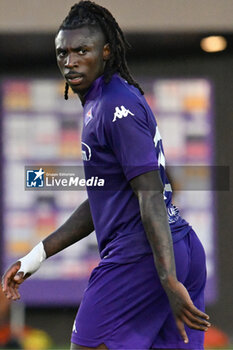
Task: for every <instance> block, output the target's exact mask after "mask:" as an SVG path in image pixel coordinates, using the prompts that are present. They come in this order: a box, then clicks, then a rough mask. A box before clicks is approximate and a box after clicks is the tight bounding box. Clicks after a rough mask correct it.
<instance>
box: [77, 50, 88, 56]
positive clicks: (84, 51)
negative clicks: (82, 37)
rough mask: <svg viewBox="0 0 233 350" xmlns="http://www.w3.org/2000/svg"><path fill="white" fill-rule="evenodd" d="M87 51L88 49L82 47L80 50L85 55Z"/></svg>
mask: <svg viewBox="0 0 233 350" xmlns="http://www.w3.org/2000/svg"><path fill="white" fill-rule="evenodd" d="M86 52H87V50H86V49H80V50H79V51H78V53H79V54H80V55H85V53H86Z"/></svg>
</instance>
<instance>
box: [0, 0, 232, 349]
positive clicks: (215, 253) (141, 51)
mask: <svg viewBox="0 0 233 350" xmlns="http://www.w3.org/2000/svg"><path fill="white" fill-rule="evenodd" d="M96 2H97V3H98V4H100V5H102V6H105V7H107V8H108V9H109V10H110V11H111V12H112V14H113V15H114V16H115V18H116V20H117V21H118V23H119V25H120V27H121V28H122V29H123V30H124V32H125V34H126V37H127V39H128V41H129V42H130V43H131V45H132V48H131V50H129V52H128V55H127V58H128V63H129V67H130V70H131V72H132V74H133V75H134V77H135V78H136V80H138V82H139V83H140V84H141V86H142V88H143V89H144V91H145V95H146V98H147V100H148V102H149V104H150V106H151V108H152V109H153V111H154V113H155V115H156V118H157V121H158V124H159V128H160V132H161V134H162V137H163V141H164V148H165V153H166V156H167V163H168V165H169V166H170V168H169V169H170V170H169V171H170V175H171V177H172V182H173V185H174V188H175V189H176V191H175V204H178V206H179V207H180V209H181V213H182V215H183V216H184V217H185V218H186V219H187V220H189V221H190V222H191V224H192V226H193V227H194V228H195V229H196V231H197V233H198V235H199V237H200V239H201V240H202V242H203V244H204V246H205V250H206V255H207V269H208V282H207V288H206V301H207V312H208V313H209V314H210V316H211V322H212V324H213V326H214V327H213V328H212V330H210V331H209V332H208V335H207V337H206V346H208V347H211V348H215V347H218V346H219V347H222V348H231V345H230V344H232V343H233V317H232V312H233V306H232V305H233V298H232V293H233V282H232V278H233V259H232V251H233V243H232V224H233V221H232V212H233V200H232V195H233V192H232V176H231V170H232V165H233V157H232V150H233V123H232V121H233V95H232V91H233V68H232V67H233V21H232V15H233V0H224V1H219V0H195V1H187V0H172V1H171V0H146V1H142V0H127V2H126V1H124V0H118V1H114V0H96ZM73 3H74V2H73V1H70V0H66V1H62V0H50V1H47V0H1V1H0V50H1V55H0V115H1V126H0V132H1V138H0V139H1V145H0V157H1V158H0V160H1V164H0V167H1V169H0V186H1V193H2V196H1V209H2V210H1V217H0V225H1V228H2V229H1V233H0V253H1V258H0V270H1V272H3V271H4V269H5V268H6V266H8V265H9V264H10V263H11V262H13V261H15V260H16V259H18V258H19V257H21V256H23V255H25V254H26V253H27V252H28V251H29V250H30V249H31V248H32V247H33V246H34V245H35V244H36V243H37V242H39V241H40V240H41V239H43V238H44V237H45V236H46V235H48V234H49V233H50V232H52V231H53V230H54V229H55V228H56V227H58V225H60V224H61V223H62V222H63V221H64V220H65V219H66V218H67V217H68V216H69V215H70V213H71V212H72V211H73V210H74V209H75V208H76V207H77V206H78V205H79V204H80V203H81V202H82V201H83V200H84V198H85V197H86V193H85V192H84V191H25V168H24V167H25V166H32V168H33V169H34V168H35V167H37V166H39V165H40V166H45V165H46V166H47V167H48V166H55V165H70V166H72V165H79V164H81V150H80V146H79V144H80V131H81V127H82V108H81V106H80V103H79V101H78V99H77V98H76V97H75V96H74V95H72V94H71V93H70V98H69V100H68V101H64V99H63V88H64V83H63V81H62V80H61V77H60V74H59V71H58V68H57V66H56V58H55V50H54V37H55V34H56V31H57V29H58V27H59V25H60V24H61V22H62V20H63V19H64V18H65V16H66V15H67V13H68V11H69V9H70V7H71V6H72V5H73ZM187 166H188V167H187ZM193 166H195V167H193ZM192 167H193V169H194V170H192ZM216 174H218V176H216ZM190 184H191V186H190ZM211 189H212V190H211ZM97 263H98V252H97V247H96V241H95V237H94V235H91V236H90V237H88V238H86V239H85V240H83V242H82V243H80V244H78V245H74V246H72V247H70V248H69V249H67V250H65V251H64V252H62V253H61V254H59V255H58V256H57V257H54V258H51V259H49V260H48V261H47V262H46V263H45V264H43V266H42V268H41V269H40V270H39V271H38V272H37V273H36V274H35V275H34V276H33V277H32V278H31V279H30V280H28V281H27V282H26V283H25V285H24V286H22V288H21V290H22V300H21V301H20V302H16V303H13V304H11V303H9V302H7V301H6V299H5V298H4V296H3V295H2V294H1V293H0V347H2V348H3V349H7V348H22V349H38V350H43V349H52V348H56V349H63V348H64V349H65V348H68V347H69V339H70V333H71V329H72V324H73V320H74V317H75V314H76V311H77V308H78V305H79V303H80V300H81V297H82V293H83V290H84V288H85V286H86V283H87V279H88V276H89V274H90V272H91V270H92V269H93V267H94V266H95V265H96V264H97Z"/></svg>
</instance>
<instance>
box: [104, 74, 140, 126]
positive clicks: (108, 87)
mask: <svg viewBox="0 0 233 350" xmlns="http://www.w3.org/2000/svg"><path fill="white" fill-rule="evenodd" d="M145 103H146V102H145V99H144V97H143V95H141V93H140V91H139V90H138V89H137V88H136V87H134V86H132V85H130V84H128V82H126V81H125V80H124V79H123V78H121V77H119V76H118V75H114V76H113V77H112V79H111V81H110V82H109V83H108V84H105V85H104V87H103V90H102V98H101V109H102V111H104V115H105V118H107V119H111V120H112V121H113V120H114V118H116V115H117V116H119V117H120V116H121V115H122V116H125V114H134V115H139V114H140V113H145V112H146V108H145V106H144V105H145Z"/></svg>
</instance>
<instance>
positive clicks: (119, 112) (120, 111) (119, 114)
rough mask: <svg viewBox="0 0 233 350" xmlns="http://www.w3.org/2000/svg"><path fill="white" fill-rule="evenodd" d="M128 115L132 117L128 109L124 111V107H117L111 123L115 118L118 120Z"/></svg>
mask: <svg viewBox="0 0 233 350" xmlns="http://www.w3.org/2000/svg"><path fill="white" fill-rule="evenodd" d="M128 114H130V115H134V114H133V113H132V112H130V110H129V109H126V108H125V107H124V106H121V109H120V108H119V107H116V108H115V113H114V118H113V120H112V122H113V123H114V122H115V121H116V119H117V118H119V119H122V118H125V117H127V115H128Z"/></svg>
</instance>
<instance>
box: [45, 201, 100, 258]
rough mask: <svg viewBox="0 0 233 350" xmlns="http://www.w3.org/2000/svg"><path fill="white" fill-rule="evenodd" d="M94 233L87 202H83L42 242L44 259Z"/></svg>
mask: <svg viewBox="0 0 233 350" xmlns="http://www.w3.org/2000/svg"><path fill="white" fill-rule="evenodd" d="M92 231H94V225H93V221H92V216H91V211H90V206H89V202H88V200H86V201H85V202H83V203H82V204H81V205H80V206H79V207H78V208H77V209H76V210H75V211H74V213H73V214H72V215H71V216H70V217H69V219H68V220H67V221H66V222H65V223H64V224H63V225H62V226H60V227H59V228H58V229H57V230H56V231H54V232H53V233H51V235H49V236H48V237H47V238H45V239H44V240H43V245H44V249H45V253H46V257H47V258H48V257H50V256H52V255H54V254H56V253H58V252H60V251H61V250H63V249H65V248H67V247H69V246H70V245H72V244H74V243H76V242H78V241H80V240H81V239H82V238H84V237H86V236H88V235H89V234H90V233H91V232H92Z"/></svg>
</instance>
